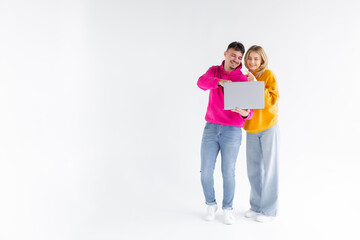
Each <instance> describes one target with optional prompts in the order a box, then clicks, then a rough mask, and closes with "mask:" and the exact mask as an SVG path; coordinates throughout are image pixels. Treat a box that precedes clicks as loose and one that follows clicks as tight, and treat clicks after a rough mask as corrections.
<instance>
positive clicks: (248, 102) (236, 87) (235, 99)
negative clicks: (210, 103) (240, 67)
mask: <svg viewBox="0 0 360 240" xmlns="http://www.w3.org/2000/svg"><path fill="white" fill-rule="evenodd" d="M264 92H265V88H264V82H263V81H258V82H227V83H224V109H225V110H232V109H235V108H239V109H264V107H265V97H264Z"/></svg>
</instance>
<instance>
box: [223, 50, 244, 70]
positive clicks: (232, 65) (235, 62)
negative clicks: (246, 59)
mask: <svg viewBox="0 0 360 240" xmlns="http://www.w3.org/2000/svg"><path fill="white" fill-rule="evenodd" d="M224 56H225V65H224V68H225V70H226V71H229V70H230V71H234V70H235V69H236V68H237V67H238V66H239V65H240V63H241V59H242V57H243V54H242V53H241V52H240V51H236V50H235V49H233V48H230V49H229V50H227V51H225V53H224Z"/></svg>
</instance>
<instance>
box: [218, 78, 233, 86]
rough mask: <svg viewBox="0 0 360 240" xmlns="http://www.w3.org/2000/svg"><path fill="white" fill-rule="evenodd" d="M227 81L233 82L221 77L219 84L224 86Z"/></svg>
mask: <svg viewBox="0 0 360 240" xmlns="http://www.w3.org/2000/svg"><path fill="white" fill-rule="evenodd" d="M226 82H231V81H230V80H223V79H220V80H219V83H218V85H219V86H222V87H223V86H224V83H226Z"/></svg>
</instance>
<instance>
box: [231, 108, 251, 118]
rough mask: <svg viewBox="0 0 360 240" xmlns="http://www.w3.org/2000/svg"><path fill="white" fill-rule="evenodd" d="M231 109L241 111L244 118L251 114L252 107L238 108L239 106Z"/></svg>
mask: <svg viewBox="0 0 360 240" xmlns="http://www.w3.org/2000/svg"><path fill="white" fill-rule="evenodd" d="M231 111H233V112H237V113H239V114H240V115H241V116H243V117H244V118H246V117H247V116H249V114H250V109H238V108H236V109H234V110H231Z"/></svg>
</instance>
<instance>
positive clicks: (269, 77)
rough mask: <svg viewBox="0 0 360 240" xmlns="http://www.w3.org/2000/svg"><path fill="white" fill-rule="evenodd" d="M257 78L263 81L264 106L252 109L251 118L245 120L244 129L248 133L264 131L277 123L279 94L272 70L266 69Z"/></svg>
mask: <svg viewBox="0 0 360 240" xmlns="http://www.w3.org/2000/svg"><path fill="white" fill-rule="evenodd" d="M254 75H255V73H254ZM255 76H256V75H255ZM257 80H258V81H264V82H265V83H264V85H265V108H264V109H254V115H253V117H252V119H250V120H247V121H246V122H245V126H244V129H245V130H246V131H247V132H249V133H257V132H261V131H264V130H266V129H268V128H271V127H272V126H274V125H275V124H277V123H278V109H279V107H278V102H279V98H280V95H279V90H278V85H277V82H276V78H275V75H274V73H273V72H272V71H270V70H269V69H266V70H265V72H264V73H263V74H262V75H261V77H259V78H257Z"/></svg>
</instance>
